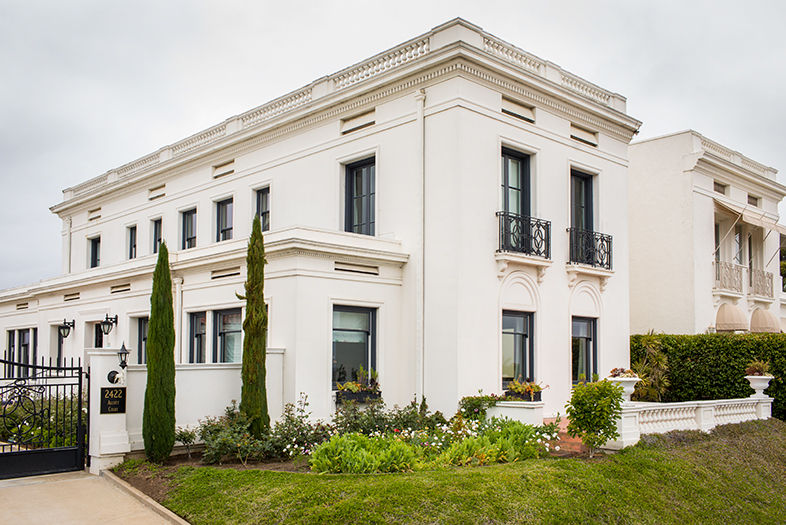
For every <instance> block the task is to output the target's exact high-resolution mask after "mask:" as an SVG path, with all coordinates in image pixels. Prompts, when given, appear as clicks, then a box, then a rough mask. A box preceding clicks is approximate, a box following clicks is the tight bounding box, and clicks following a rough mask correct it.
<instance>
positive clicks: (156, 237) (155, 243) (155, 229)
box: [153, 219, 161, 253]
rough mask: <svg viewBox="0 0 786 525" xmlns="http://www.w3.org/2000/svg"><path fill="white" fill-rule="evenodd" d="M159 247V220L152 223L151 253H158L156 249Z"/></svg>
mask: <svg viewBox="0 0 786 525" xmlns="http://www.w3.org/2000/svg"><path fill="white" fill-rule="evenodd" d="M160 245H161V219H155V220H154V221H153V253H158V247H159V246H160Z"/></svg>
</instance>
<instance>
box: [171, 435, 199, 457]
mask: <svg viewBox="0 0 786 525" xmlns="http://www.w3.org/2000/svg"><path fill="white" fill-rule="evenodd" d="M196 439H197V431H196V430H194V429H193V428H188V427H177V429H175V441H176V442H178V443H181V444H182V445H183V446H184V447H186V454H188V457H189V459H190V458H191V447H192V446H193V445H194V443H196Z"/></svg>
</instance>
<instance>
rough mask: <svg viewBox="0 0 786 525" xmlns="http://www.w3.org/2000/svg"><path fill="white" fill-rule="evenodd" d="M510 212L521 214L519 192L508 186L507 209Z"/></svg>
mask: <svg viewBox="0 0 786 525" xmlns="http://www.w3.org/2000/svg"><path fill="white" fill-rule="evenodd" d="M507 211H509V212H510V213H515V214H516V215H521V192H520V191H519V190H517V189H514V188H508V209H507Z"/></svg>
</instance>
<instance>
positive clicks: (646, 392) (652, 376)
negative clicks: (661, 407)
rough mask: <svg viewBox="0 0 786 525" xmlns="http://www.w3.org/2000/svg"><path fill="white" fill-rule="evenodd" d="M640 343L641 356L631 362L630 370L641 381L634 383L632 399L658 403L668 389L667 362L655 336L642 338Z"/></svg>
mask: <svg viewBox="0 0 786 525" xmlns="http://www.w3.org/2000/svg"><path fill="white" fill-rule="evenodd" d="M640 343H641V348H642V352H641V356H640V357H639V358H638V359H636V360H635V361H633V363H632V365H631V368H632V369H633V371H634V372H635V373H636V374H637V375H638V376H639V378H640V379H641V381H639V382H638V383H636V389H635V391H634V392H633V396H632V398H633V399H634V400H636V401H653V402H656V403H659V402H661V401H663V396H664V395H666V392H667V391H668V388H669V378H668V373H669V360H668V357H666V354H665V353H664V352H663V344H662V343H661V341H660V339H659V338H658V337H657V336H654V335H651V334H650V335H646V336H643V337H642V338H641V341H640Z"/></svg>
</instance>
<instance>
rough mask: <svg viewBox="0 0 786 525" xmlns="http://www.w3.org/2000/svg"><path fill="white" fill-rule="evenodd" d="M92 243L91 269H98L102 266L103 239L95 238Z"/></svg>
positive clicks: (91, 240)
mask: <svg viewBox="0 0 786 525" xmlns="http://www.w3.org/2000/svg"><path fill="white" fill-rule="evenodd" d="M89 242H90V268H97V267H98V265H99V264H101V237H94V238H93V239H90V240H89Z"/></svg>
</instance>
